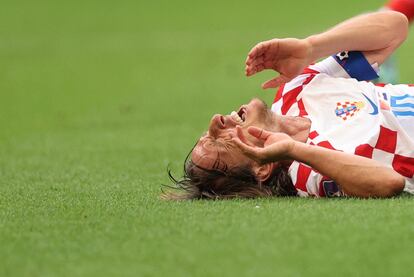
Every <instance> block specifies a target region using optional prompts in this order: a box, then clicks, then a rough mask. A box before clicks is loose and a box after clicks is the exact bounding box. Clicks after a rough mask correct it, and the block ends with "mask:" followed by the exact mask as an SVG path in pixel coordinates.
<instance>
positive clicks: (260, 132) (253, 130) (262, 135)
mask: <svg viewBox="0 0 414 277" xmlns="http://www.w3.org/2000/svg"><path fill="white" fill-rule="evenodd" d="M247 132H249V134H250V135H252V136H254V137H255V138H257V139H260V140H263V141H265V140H267V138H268V137H269V136H270V135H271V134H272V133H271V132H268V131H266V130H264V129H263V128H257V127H255V126H251V127H249V128H248V129H247Z"/></svg>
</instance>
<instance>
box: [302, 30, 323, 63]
mask: <svg viewBox="0 0 414 277" xmlns="http://www.w3.org/2000/svg"><path fill="white" fill-rule="evenodd" d="M303 40H304V41H305V42H306V43H307V45H308V49H309V56H308V57H309V60H310V61H311V62H314V61H316V60H318V59H320V58H321V53H319V51H318V35H312V36H309V37H307V38H305V39H303Z"/></svg>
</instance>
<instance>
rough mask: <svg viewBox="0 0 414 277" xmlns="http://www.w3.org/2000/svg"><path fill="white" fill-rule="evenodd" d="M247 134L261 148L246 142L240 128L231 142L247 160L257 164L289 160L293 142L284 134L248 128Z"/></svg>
mask: <svg viewBox="0 0 414 277" xmlns="http://www.w3.org/2000/svg"><path fill="white" fill-rule="evenodd" d="M247 132H248V133H249V134H250V135H252V136H253V137H255V138H257V139H259V140H260V141H261V142H263V147H257V146H254V145H252V144H251V143H250V142H248V141H247V139H246V137H245V136H244V135H243V132H242V130H241V128H240V127H237V137H234V138H233V141H234V142H235V143H236V145H237V146H238V147H239V149H240V150H241V151H242V152H243V153H244V154H246V155H247V156H248V157H249V158H251V159H253V160H255V161H256V162H258V163H259V164H266V163H270V162H277V161H282V160H288V159H290V157H289V155H290V153H291V151H292V150H293V148H294V145H295V141H294V140H293V139H292V138H291V137H290V136H288V135H287V134H285V133H275V132H269V131H266V130H263V129H261V128H257V127H249V128H248V129H247Z"/></svg>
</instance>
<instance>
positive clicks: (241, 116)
mask: <svg viewBox="0 0 414 277" xmlns="http://www.w3.org/2000/svg"><path fill="white" fill-rule="evenodd" d="M230 116H231V118H232V119H233V120H234V121H236V122H237V123H239V124H243V122H245V121H246V108H244V107H241V108H240V110H239V111H238V112H235V111H232V112H231V113H230Z"/></svg>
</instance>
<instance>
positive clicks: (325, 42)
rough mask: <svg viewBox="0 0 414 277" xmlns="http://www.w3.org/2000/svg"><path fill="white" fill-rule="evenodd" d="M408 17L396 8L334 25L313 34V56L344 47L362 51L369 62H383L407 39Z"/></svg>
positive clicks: (316, 56)
mask: <svg viewBox="0 0 414 277" xmlns="http://www.w3.org/2000/svg"><path fill="white" fill-rule="evenodd" d="M407 34H408V19H407V17H406V16H405V15H403V14H402V13H399V12H394V11H384V12H377V13H371V14H364V15H360V16H357V17H354V18H351V19H349V20H346V21H344V22H342V23H340V24H338V25H336V26H335V27H333V28H332V29H330V30H328V31H326V32H324V33H321V34H317V35H313V36H310V37H308V38H306V39H305V40H307V41H309V43H310V44H311V47H312V54H311V57H312V58H311V59H313V60H317V59H320V58H323V57H326V56H330V55H332V54H335V53H338V52H341V51H344V50H355V51H362V52H363V53H364V55H365V57H366V58H367V60H368V61H369V63H370V64H374V63H378V64H382V63H383V62H384V61H385V60H386V59H387V57H388V56H389V55H390V54H391V53H392V52H394V50H395V49H397V48H398V46H400V45H401V43H403V42H404V40H405V39H406V37H407Z"/></svg>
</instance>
